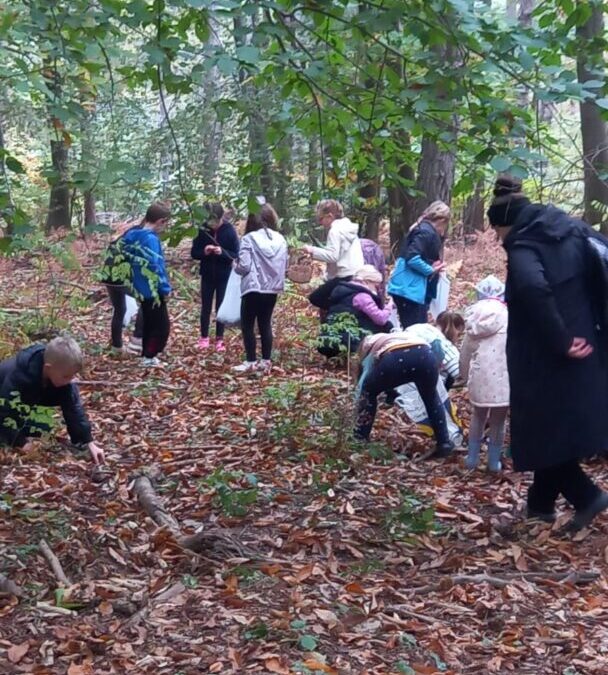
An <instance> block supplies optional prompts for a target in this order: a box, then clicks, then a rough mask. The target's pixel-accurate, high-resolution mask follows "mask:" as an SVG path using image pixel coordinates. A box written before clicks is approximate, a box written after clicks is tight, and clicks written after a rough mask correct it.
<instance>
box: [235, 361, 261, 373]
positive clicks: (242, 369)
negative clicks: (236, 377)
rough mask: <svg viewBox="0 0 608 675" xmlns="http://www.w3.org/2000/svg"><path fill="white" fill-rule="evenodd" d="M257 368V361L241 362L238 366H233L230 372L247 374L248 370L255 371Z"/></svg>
mask: <svg viewBox="0 0 608 675" xmlns="http://www.w3.org/2000/svg"><path fill="white" fill-rule="evenodd" d="M257 366H258V362H257V361H243V363H241V365H240V366H233V367H232V370H233V371H234V372H235V373H247V372H249V371H250V370H255V369H256V368H257Z"/></svg>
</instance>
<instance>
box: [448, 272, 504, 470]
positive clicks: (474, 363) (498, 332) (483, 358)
mask: <svg viewBox="0 0 608 675" xmlns="http://www.w3.org/2000/svg"><path fill="white" fill-rule="evenodd" d="M476 291H477V297H478V298H479V300H478V302H476V303H475V304H474V305H473V306H472V307H469V309H468V310H467V311H466V313H465V323H466V327H465V338H464V342H463V344H462V347H461V350H460V375H461V377H462V379H463V380H464V381H466V382H467V384H468V389H469V400H470V402H471V405H472V407H473V414H472V416H471V426H470V429H469V452H468V455H467V458H466V462H465V464H466V467H467V468H468V469H474V468H476V467H477V465H478V464H479V453H480V450H481V443H482V439H483V435H484V429H485V426H486V423H489V441H488V469H489V470H490V471H500V469H501V468H502V465H501V462H500V457H501V454H502V445H503V441H504V436H505V422H506V419H507V413H508V411H509V374H508V372H507V357H506V342H507V323H508V320H509V313H508V311H507V306H506V305H505V303H504V301H503V298H504V292H505V287H504V284H503V283H502V282H501V281H500V280H499V279H497V278H496V277H494V276H491V275H490V276H489V277H486V278H485V279H483V280H482V281H480V282H479V284H477V286H476Z"/></svg>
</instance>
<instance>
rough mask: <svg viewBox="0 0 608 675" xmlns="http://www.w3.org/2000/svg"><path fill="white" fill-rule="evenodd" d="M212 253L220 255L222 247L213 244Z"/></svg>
mask: <svg viewBox="0 0 608 675" xmlns="http://www.w3.org/2000/svg"><path fill="white" fill-rule="evenodd" d="M213 253H214V254H215V255H222V247H221V246H214V247H213Z"/></svg>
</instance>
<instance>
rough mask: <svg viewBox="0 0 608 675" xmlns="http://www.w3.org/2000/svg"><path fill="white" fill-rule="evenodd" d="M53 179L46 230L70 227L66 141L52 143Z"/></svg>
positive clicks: (51, 181)
mask: <svg viewBox="0 0 608 675" xmlns="http://www.w3.org/2000/svg"><path fill="white" fill-rule="evenodd" d="M51 162H52V164H53V177H52V178H51V179H50V181H49V182H50V184H51V195H50V198H49V212H48V214H47V218H46V230H47V231H48V230H55V229H57V228H60V227H68V228H69V227H70V224H71V222H70V220H71V219H70V185H69V182H68V146H67V143H66V142H65V140H64V139H63V138H62V139H55V140H52V141H51Z"/></svg>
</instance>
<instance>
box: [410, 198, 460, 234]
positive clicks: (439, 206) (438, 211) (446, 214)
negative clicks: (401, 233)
mask: <svg viewBox="0 0 608 675" xmlns="http://www.w3.org/2000/svg"><path fill="white" fill-rule="evenodd" d="M451 215H452V211H451V210H450V207H449V206H448V205H447V204H446V203H445V202H442V201H441V200H440V199H438V200H437V201H434V202H433V203H432V204H429V205H428V206H427V207H426V209H424V211H423V212H422V213H421V214H420V217H419V218H418V220H417V221H416V222H415V223H414V224H413V225H412V226H411V227H410V230H413V229H414V228H415V227H416V226H417V225H419V224H420V223H421V222H422V221H423V220H429V221H430V222H431V223H434V222H435V221H436V220H439V219H440V218H450V217H451Z"/></svg>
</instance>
